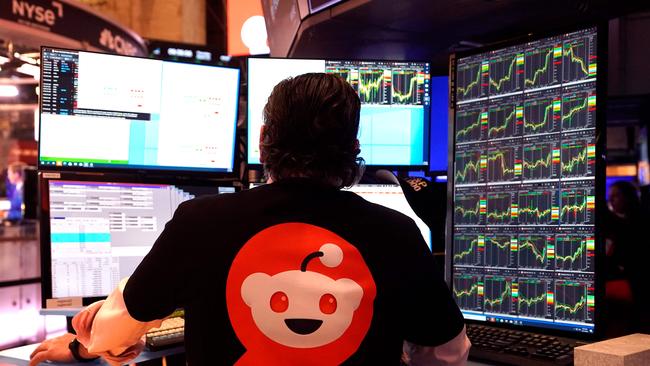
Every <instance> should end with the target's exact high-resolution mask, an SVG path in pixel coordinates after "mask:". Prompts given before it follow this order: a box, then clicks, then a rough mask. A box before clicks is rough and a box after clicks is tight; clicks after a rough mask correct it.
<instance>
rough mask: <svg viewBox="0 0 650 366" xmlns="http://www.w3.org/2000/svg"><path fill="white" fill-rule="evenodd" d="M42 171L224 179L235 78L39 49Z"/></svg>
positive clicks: (208, 70)
mask: <svg viewBox="0 0 650 366" xmlns="http://www.w3.org/2000/svg"><path fill="white" fill-rule="evenodd" d="M41 62H42V77H41V85H40V90H41V108H40V149H39V166H40V167H41V168H44V169H53V170H54V169H61V168H64V169H65V168H70V169H74V170H98V169H107V168H110V169H139V170H144V169H147V170H175V171H200V172H215V173H228V172H232V170H233V164H234V151H235V150H234V148H235V130H236V124H237V110H238V103H239V100H238V98H239V96H238V95H239V70H237V69H231V68H224V67H217V66H206V65H197V64H184V63H177V62H170V61H161V60H153V59H145V58H136V57H127V56H118V55H108V54H100V53H92V52H84V51H70V50H60V49H52V48H43V49H42V61H41Z"/></svg>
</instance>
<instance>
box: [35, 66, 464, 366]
mask: <svg viewBox="0 0 650 366" xmlns="http://www.w3.org/2000/svg"><path fill="white" fill-rule="evenodd" d="M359 111H360V102H359V98H358V96H357V94H356V92H355V91H354V89H352V87H350V85H349V84H347V83H346V82H345V81H344V80H343V79H341V78H339V77H336V76H332V75H327V74H305V75H301V76H298V77H295V78H290V79H287V80H284V81H282V82H281V83H279V84H278V85H277V86H276V87H275V88H274V90H273V92H272V93H271V96H270V97H269V100H268V103H267V105H266V107H265V110H264V117H265V125H264V127H263V129H262V131H261V138H260V150H261V161H262V162H263V164H264V167H265V170H266V172H267V173H268V175H269V182H270V183H271V184H267V185H265V186H262V187H258V188H255V189H252V190H249V191H244V192H241V193H237V194H232V195H224V196H218V197H201V198H198V199H195V200H192V201H188V202H186V203H184V204H182V205H181V206H180V207H179V208H178V210H177V211H176V213H175V214H174V217H173V218H172V220H171V221H170V222H169V223H168V224H167V225H166V227H165V230H164V231H163V233H162V234H161V236H160V237H159V238H158V240H157V241H156V243H155V244H154V246H153V248H152V249H151V252H150V253H149V254H148V255H147V256H146V257H145V258H144V260H143V261H142V263H141V264H140V266H139V267H138V268H137V269H136V271H135V273H134V274H133V275H132V276H131V277H130V278H129V279H128V282H126V281H123V282H122V284H121V285H120V287H119V288H118V289H117V290H116V291H115V292H114V293H113V294H111V296H109V298H108V299H107V300H106V302H104V303H96V304H93V305H91V306H90V307H89V308H88V309H86V310H85V311H83V312H82V313H80V314H79V315H77V316H76V317H75V319H74V320H73V325H74V326H75V329H76V330H77V333H78V335H77V338H78V343H80V344H78V343H77V342H73V343H72V345H71V346H70V348H71V349H72V350H73V351H74V352H76V353H78V354H77V355H76V358H91V357H93V356H102V357H104V358H105V359H107V360H110V361H111V362H115V363H118V362H123V361H125V360H127V359H129V358H132V357H134V356H135V355H136V354H137V352H138V350H139V347H140V346H139V345H138V340H139V338H140V337H141V336H142V334H143V333H144V332H145V331H146V330H147V329H149V328H150V327H152V326H155V325H156V324H158V323H159V321H157V319H162V318H164V317H165V316H167V315H169V314H170V313H171V312H172V311H173V310H174V309H176V308H179V307H182V308H184V309H185V313H186V320H185V336H186V341H185V345H186V355H187V361H188V364H189V365H233V364H237V365H271V366H274V365H278V366H279V365H323V366H325V365H338V364H346V365H391V364H393V365H397V364H399V362H400V358H401V356H402V350H403V346H404V349H405V350H406V351H407V353H408V355H407V356H408V357H407V358H408V359H410V362H411V364H413V365H436V364H444V365H460V364H464V363H465V360H466V358H467V353H468V350H469V341H468V340H467V337H466V336H465V328H464V324H463V321H462V316H461V314H460V312H459V310H458V308H457V306H456V305H455V303H454V301H453V299H452V297H451V295H450V292H449V290H448V288H447V287H446V285H445V283H444V282H443V281H442V280H441V279H440V278H441V277H440V276H438V275H436V268H435V264H434V261H433V257H432V255H431V253H430V252H429V249H428V247H427V245H426V243H425V242H424V240H423V238H422V236H421V234H420V233H419V230H418V228H417V226H416V225H415V223H414V222H413V221H412V220H411V219H410V218H408V217H406V216H404V215H402V214H400V213H398V212H395V211H393V210H390V209H387V208H384V207H382V206H378V205H375V204H372V203H369V202H367V201H365V200H363V199H362V198H360V197H359V196H357V195H355V194H353V193H350V192H345V191H340V190H339V189H340V188H342V187H345V186H350V185H353V184H354V183H355V181H356V180H357V179H358V176H359V171H360V163H362V160H361V159H359V158H358V154H359V152H360V150H359V141H358V140H357V135H358V129H359ZM73 337H74V336H72V335H67V336H64V337H62V338H59V339H55V340H52V341H48V342H44V343H43V345H41V347H39V349H37V350H36V351H35V352H34V354H33V359H32V364H36V363H37V361H41V360H44V359H59V360H71V359H72V358H73V356H72V355H71V354H70V353H69V352H68V351H67V349H68V343H69V342H71V340H72V338H73Z"/></svg>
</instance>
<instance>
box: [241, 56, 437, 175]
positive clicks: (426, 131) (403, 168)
mask: <svg viewBox="0 0 650 366" xmlns="http://www.w3.org/2000/svg"><path fill="white" fill-rule="evenodd" d="M251 59H267V60H268V59H285V60H307V61H309V60H323V61H325V62H327V61H348V62H411V63H426V64H429V79H430V78H431V61H428V60H427V61H423V60H394V59H390V60H378V59H353V58H346V59H342V58H332V59H325V58H308V57H298V58H290V57H268V56H259V55H255V56H250V57H247V59H246V85H247V90H248V91H247V93H248V94H247V96H246V112H245V113H246V124H245V126H246V136H245V140H246V151H245V154H244V155H245V162H246V165H247V168H248V169H249V170H262V164H257V163H250V162H249V160H248V150H249V146H250V145H249V144H251V143H253V144H259V141H249V140H250V139H249V136H250V127H251V124H250V121H249V116H248V102H249V96H250V79H249V74H250V60H251ZM429 87H430V85H429ZM429 108H430V106H429ZM425 114H426V113H425ZM428 114H429V115H428V116H425V118H426V120H427V121H425V122H426V123H425V124H424V135H423V138H424V141H423V143H424V145H425V146H424V150H423V152H422V153H423V154H424V156H426V159H427V161H428V159H429V158H430V157H431V146H430V141H429V134H430V131H431V115H430V114H431V113H430V111H429V113H428ZM429 164H430V163H429ZM365 166H366V168H367V169H373V170H375V169H389V170H394V171H413V170H423V171H428V170H429V165H368V164H366V165H365Z"/></svg>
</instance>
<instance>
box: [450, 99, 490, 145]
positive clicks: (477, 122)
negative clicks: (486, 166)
mask: <svg viewBox="0 0 650 366" xmlns="http://www.w3.org/2000/svg"><path fill="white" fill-rule="evenodd" d="M487 122H488V114H487V112H486V111H485V110H484V109H483V108H480V107H479V108H478V109H471V108H469V109H463V110H462V111H459V112H458V113H457V114H456V141H458V142H471V141H479V140H481V139H482V138H483V131H484V130H485V129H486V128H487V124H488V123H487Z"/></svg>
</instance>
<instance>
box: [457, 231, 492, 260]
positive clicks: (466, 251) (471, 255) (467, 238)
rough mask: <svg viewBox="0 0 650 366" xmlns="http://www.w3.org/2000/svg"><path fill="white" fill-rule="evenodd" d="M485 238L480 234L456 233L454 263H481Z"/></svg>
mask: <svg viewBox="0 0 650 366" xmlns="http://www.w3.org/2000/svg"><path fill="white" fill-rule="evenodd" d="M484 245H485V238H484V237H483V235H478V234H456V235H454V253H455V254H454V258H453V260H454V263H456V264H465V265H481V264H482V261H481V252H482V251H483V247H484Z"/></svg>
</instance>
